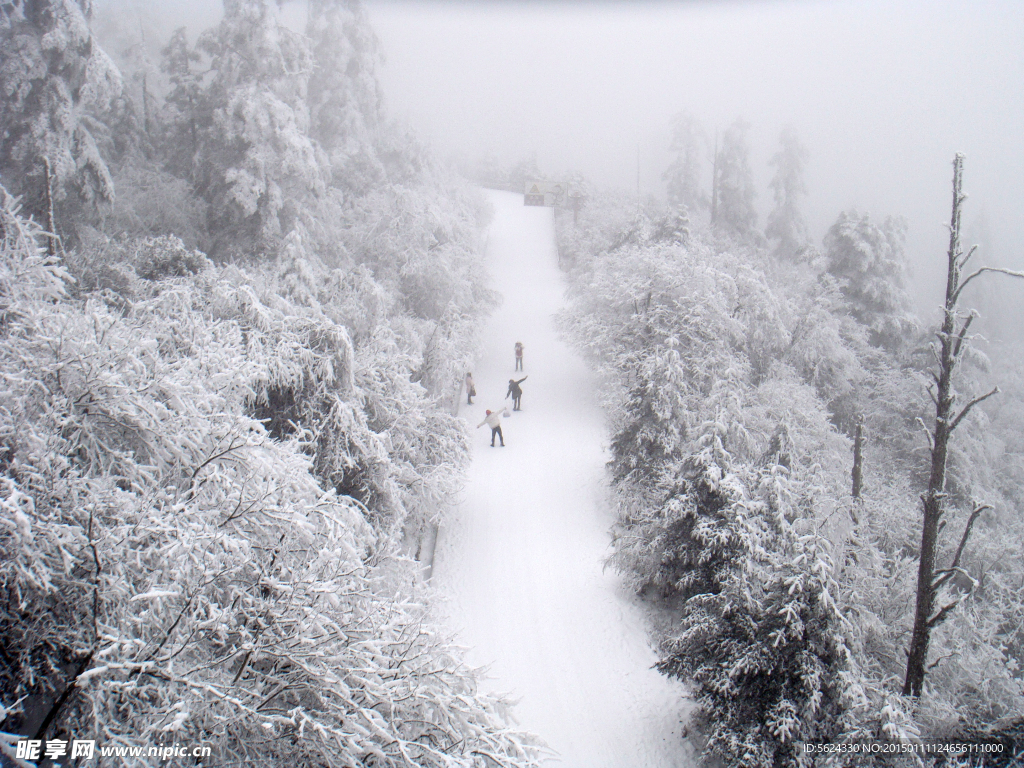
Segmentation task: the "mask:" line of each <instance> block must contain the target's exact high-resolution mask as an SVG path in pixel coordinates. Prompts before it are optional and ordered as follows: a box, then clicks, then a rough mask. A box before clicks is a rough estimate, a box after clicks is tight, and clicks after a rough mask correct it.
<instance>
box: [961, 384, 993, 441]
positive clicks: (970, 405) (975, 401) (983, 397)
mask: <svg viewBox="0 0 1024 768" xmlns="http://www.w3.org/2000/svg"><path fill="white" fill-rule="evenodd" d="M998 394H999V387H993V389H992V391H991V392H989V393H987V394H984V395H981V396H980V397H976V398H974V399H973V400H971V402H969V403H968V404H967V405H965V406H964V409H963V410H962V411H960V414H959V415H958V416H957V417H956V418H955V419H953V423H952V424H950V425H949V431H950V432H952V431H953V430H954V429H956V428H957V426H958V425H959V424H960V422H961V421H963V418H964V416H966V415H967V414H968V412H969V411H970V410H971V408H973V407H974V406H976V405H977V404H978V403H980V402H982V401H983V400H988V399H989V398H990V397H992V395H998Z"/></svg>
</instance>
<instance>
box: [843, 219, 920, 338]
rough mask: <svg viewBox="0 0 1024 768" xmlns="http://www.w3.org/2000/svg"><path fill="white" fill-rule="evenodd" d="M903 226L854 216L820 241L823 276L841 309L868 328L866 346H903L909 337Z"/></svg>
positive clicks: (899, 221)
mask: <svg viewBox="0 0 1024 768" xmlns="http://www.w3.org/2000/svg"><path fill="white" fill-rule="evenodd" d="M906 232H907V222H906V220H905V219H903V218H902V217H895V216H889V217H887V218H886V219H885V221H884V222H883V223H882V225H881V226H878V225H876V224H874V223H872V221H871V218H870V217H869V215H868V214H866V213H865V214H863V215H862V214H860V213H858V212H857V211H855V210H851V211H844V212H843V213H841V214H839V218H838V219H837V220H836V222H835V224H833V225H832V226H831V227H830V228H829V230H828V232H827V233H826V235H825V259H826V270H827V271H828V273H829V274H831V275H833V276H834V277H835V278H836V280H838V282H839V290H840V291H841V292H842V294H843V297H844V299H845V300H846V308H847V310H848V311H849V312H850V314H852V315H853V316H854V317H855V318H856V319H857V320H858V322H860V323H862V324H863V325H864V326H866V327H867V329H868V331H869V333H870V338H871V342H872V343H873V344H876V345H878V346H882V347H885V348H887V349H896V348H898V347H900V346H902V345H903V344H904V343H905V342H906V341H907V340H908V337H909V335H910V334H912V333H913V332H914V329H915V327H916V321H915V319H914V317H913V315H912V313H911V301H910V295H909V294H908V292H907V259H906V255H905V253H904V243H905V242H906Z"/></svg>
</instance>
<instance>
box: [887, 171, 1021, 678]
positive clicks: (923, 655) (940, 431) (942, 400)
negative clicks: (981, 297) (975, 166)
mask: <svg viewBox="0 0 1024 768" xmlns="http://www.w3.org/2000/svg"><path fill="white" fill-rule="evenodd" d="M963 160H964V156H963V155H961V154H957V156H956V157H955V158H954V159H953V214H952V218H951V220H950V225H949V253H948V254H947V259H948V264H947V272H946V302H945V305H944V307H943V318H942V328H941V330H940V331H939V332H938V334H937V335H938V341H939V345H938V350H937V351H936V361H937V363H938V368H937V370H932V371H931V376H932V379H933V383H932V384H930V385H929V387H928V392H929V394H930V395H931V398H932V401H933V402H934V403H935V427H934V429H931V430H928V429H927V428H926V429H925V432H926V434H927V436H928V445H929V448H930V449H931V472H930V474H929V476H928V489H927V491H925V493H924V494H923V495H922V496H921V501H922V504H923V511H924V525H923V528H922V531H921V560H920V562H919V564H918V569H917V606H916V609H915V612H914V632H913V634H912V636H911V639H910V649H909V651H908V652H907V676H906V680H905V681H904V683H903V694H904V695H910V696H915V697H918V696H920V695H921V688H922V686H923V684H924V676H925V672H926V671H927V669H928V642H929V640H930V638H931V632H932V630H933V629H934V628H935V627H937V626H938V625H939V624H941V623H942V622H943V621H945V619H946V617H947V616H948V615H949V613H950V611H952V610H953V609H954V608H955V607H956V605H957V604H958V603H959V601H960V599H962V597H961V598H958V599H956V600H954V601H953V602H951V603H950V604H948V605H944V606H942V607H941V608H939V609H938V610H936V606H935V597H936V594H937V592H938V590H939V588H940V587H941V586H942V585H943V584H945V583H946V581H948V580H949V579H950V578H951V577H952V576H953V575H954V574H955V573H957V572H960V573H962V569H961V568H960V558H961V556H962V555H963V551H964V547H965V546H966V545H967V540H968V538H969V536H970V534H971V528H972V526H973V525H974V522H975V521H976V520H977V519H978V516H979V515H980V514H981V512H982V511H983V510H985V509H987V508H988V506H987V505H976V506H975V508H974V510H973V512H972V513H971V515H970V517H969V518H968V520H967V525H966V526H965V528H964V532H963V536H962V537H961V539H960V545H959V546H958V547H957V551H956V555H955V557H954V559H953V563H952V565H951V566H950V567H949V568H946V569H943V570H940V571H938V572H936V570H935V555H936V551H937V549H938V536H939V529H940V525H939V523H940V521H941V519H942V515H943V513H944V512H945V509H944V507H945V496H946V493H945V487H946V458H947V453H948V450H949V441H950V438H951V437H952V436H953V432H954V430H955V429H956V428H957V427H958V426H960V423H961V422H962V421H963V420H964V418H965V417H966V416H967V414H969V413H970V412H971V410H972V409H973V408H974V407H975V406H976V405H978V404H979V403H981V402H983V401H984V400H987V399H988V398H990V397H992V396H993V395H995V394H996V393H998V392H999V388H998V387H996V388H994V389H992V391H991V392H987V393H986V394H984V395H980V396H978V397H975V398H974V399H973V400H971V401H970V402H969V403H967V405H965V406H963V408H961V409H960V410H959V411H957V409H956V391H955V389H954V386H953V374H954V372H955V371H956V368H957V365H958V364H959V363H960V361H961V359H962V357H963V353H964V351H965V347H964V343H965V342H967V343H970V339H969V337H968V335H967V332H968V329H969V328H970V327H971V323H972V322H974V318H975V317H977V314H976V313H975V312H974V311H971V312H969V313H966V315H965V314H964V313H963V312H961V311H960V310H959V308H958V304H959V301H960V294H961V293H962V292H963V289H964V288H965V287H966V286H967V284H968V283H970V282H971V280H973V279H974V278H976V277H977V276H978V275H980V274H982V273H983V272H1002V273H1003V274H1008V275H1012V276H1014V277H1024V273H1022V272H1013V271H1011V270H1006V269H998V268H994V267H982V268H981V269H978V270H976V271H975V272H973V273H972V274H971V275H969V276H968V277H966V278H964V279H962V280H961V275H962V274H963V271H964V267H965V266H966V265H967V262H968V261H969V260H970V258H971V257H972V256H973V255H974V252H975V251H976V250H977V246H974V247H972V248H971V249H970V250H969V251H968V252H967V253H966V254H965V253H964V252H963V250H962V249H961V246H960V213H961V206H962V204H963V202H964V200H966V198H967V196H966V195H965V194H963V192H962V191H961V189H962V180H963Z"/></svg>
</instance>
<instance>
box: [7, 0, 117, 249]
mask: <svg viewBox="0 0 1024 768" xmlns="http://www.w3.org/2000/svg"><path fill="white" fill-rule="evenodd" d="M91 8H92V3H91V2H90V0H77V1H76V0H40V1H39V2H31V1H30V0H16V1H15V2H9V3H5V4H3V5H2V6H0V180H2V181H3V183H4V184H6V185H8V186H9V187H10V189H11V190H12V192H13V193H14V194H17V195H20V196H21V197H22V198H23V200H24V205H25V212H26V213H28V214H29V215H31V216H33V217H34V218H35V219H36V220H37V221H39V222H40V223H41V224H42V225H43V226H44V227H49V228H52V229H54V230H56V231H55V232H54V234H57V235H67V234H71V233H73V231H74V228H75V223H74V222H73V221H72V216H73V213H74V210H75V208H76V206H77V205H80V204H84V205H85V206H87V207H95V206H96V205H98V204H100V203H103V202H109V201H111V200H112V199H113V197H114V184H113V181H112V179H111V176H110V172H109V170H108V169H107V164H106V162H105V161H104V159H103V157H102V156H101V155H100V151H99V148H98V147H97V145H96V141H95V139H94V137H93V132H92V131H91V130H90V123H89V120H88V115H89V111H90V110H102V109H104V108H105V107H106V105H107V104H108V103H109V101H110V99H111V98H112V97H113V96H115V95H116V94H117V93H118V92H119V91H120V88H121V78H120V75H119V73H118V72H117V69H116V67H115V66H114V65H113V63H112V62H111V61H110V59H109V58H108V57H107V55H106V54H105V53H104V52H103V51H102V49H100V47H99V46H98V45H97V44H96V41H95V40H94V39H93V36H92V34H91V32H90V30H89V16H90V14H91ZM54 218H56V221H54Z"/></svg>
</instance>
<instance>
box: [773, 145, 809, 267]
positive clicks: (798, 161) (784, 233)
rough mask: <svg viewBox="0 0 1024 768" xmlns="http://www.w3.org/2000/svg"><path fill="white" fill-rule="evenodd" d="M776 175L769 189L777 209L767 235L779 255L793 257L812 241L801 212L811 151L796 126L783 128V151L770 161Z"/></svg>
mask: <svg viewBox="0 0 1024 768" xmlns="http://www.w3.org/2000/svg"><path fill="white" fill-rule="evenodd" d="M768 162H769V164H770V165H772V166H774V168H775V175H774V176H772V180H771V181H770V182H769V184H768V186H769V188H770V189H771V190H772V195H773V197H774V200H775V207H774V208H773V209H772V212H771V213H770V214H768V223H767V224H766V225H765V228H764V234H765V237H767V238H768V240H769V241H776V245H775V253H776V254H777V255H779V256H783V257H785V258H793V257H794V256H795V255H797V253H798V252H800V250H801V249H802V248H804V247H805V246H806V245H807V244H808V242H809V237H808V234H807V222H806V221H804V217H803V214H802V213H801V211H800V198H801V197H803V196H804V195H806V194H807V187H806V186H805V185H804V164H805V163H806V162H807V148H806V147H804V145H803V144H801V143H800V139H799V137H798V136H797V134H796V130H795V129H794V128H793V127H792V126H787V127H786V128H783V130H782V133H781V134H780V135H779V151H778V152H776V153H775V154H774V155H773V156H772V159H771V160H769V161H768Z"/></svg>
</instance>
